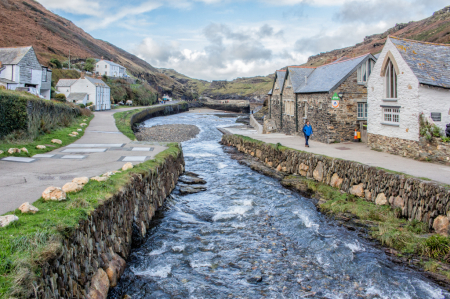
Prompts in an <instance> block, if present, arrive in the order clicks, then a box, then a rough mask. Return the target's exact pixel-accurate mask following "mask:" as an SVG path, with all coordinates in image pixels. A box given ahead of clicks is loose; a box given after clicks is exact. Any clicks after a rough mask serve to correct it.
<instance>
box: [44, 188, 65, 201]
mask: <svg viewBox="0 0 450 299" xmlns="http://www.w3.org/2000/svg"><path fill="white" fill-rule="evenodd" d="M42 198H43V199H45V200H52V201H63V200H66V198H67V195H66V192H64V191H63V190H62V189H61V188H59V187H48V188H47V189H45V190H44V192H42Z"/></svg>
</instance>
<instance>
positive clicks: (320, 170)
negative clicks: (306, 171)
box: [313, 161, 323, 182]
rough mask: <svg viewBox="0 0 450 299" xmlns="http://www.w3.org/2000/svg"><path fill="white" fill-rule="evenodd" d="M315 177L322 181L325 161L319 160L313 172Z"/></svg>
mask: <svg viewBox="0 0 450 299" xmlns="http://www.w3.org/2000/svg"><path fill="white" fill-rule="evenodd" d="M313 177H314V179H315V180H316V181H318V182H321V181H322V180H323V162H322V161H319V162H318V163H317V166H316V168H315V169H314V172H313Z"/></svg>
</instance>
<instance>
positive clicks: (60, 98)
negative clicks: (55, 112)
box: [55, 93, 66, 102]
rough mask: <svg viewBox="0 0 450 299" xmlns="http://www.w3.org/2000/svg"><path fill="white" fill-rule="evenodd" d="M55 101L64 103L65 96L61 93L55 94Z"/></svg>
mask: <svg viewBox="0 0 450 299" xmlns="http://www.w3.org/2000/svg"><path fill="white" fill-rule="evenodd" d="M55 99H56V100H57V101H60V102H65V101H66V95H65V94H63V93H58V94H56V96H55Z"/></svg>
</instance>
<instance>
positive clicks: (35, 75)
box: [31, 70, 42, 91]
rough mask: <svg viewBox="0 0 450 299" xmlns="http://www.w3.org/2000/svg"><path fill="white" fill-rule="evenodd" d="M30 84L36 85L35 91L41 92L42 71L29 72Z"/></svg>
mask: <svg viewBox="0 0 450 299" xmlns="http://www.w3.org/2000/svg"><path fill="white" fill-rule="evenodd" d="M31 84H36V85H37V86H36V88H37V90H38V91H40V90H41V84H42V70H31Z"/></svg>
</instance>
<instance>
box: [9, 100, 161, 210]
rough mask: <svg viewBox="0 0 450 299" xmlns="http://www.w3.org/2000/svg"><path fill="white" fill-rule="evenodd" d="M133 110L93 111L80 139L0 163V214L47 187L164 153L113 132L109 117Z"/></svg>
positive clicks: (157, 147) (38, 194)
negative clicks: (57, 147) (30, 157)
mask: <svg viewBox="0 0 450 299" xmlns="http://www.w3.org/2000/svg"><path fill="white" fill-rule="evenodd" d="M137 108H138V107H133V108H123V109H117V110H109V111H101V112H95V117H94V119H93V120H92V121H91V123H90V125H89V127H88V128H87V129H86V132H85V134H84V135H83V137H81V138H80V139H78V140H77V141H75V142H74V143H72V144H70V145H68V146H65V147H62V148H59V149H57V150H54V151H52V152H49V153H46V155H42V156H40V155H38V157H37V158H36V156H35V157H33V158H32V159H30V160H34V161H32V162H30V163H24V162H10V161H2V160H0V190H1V193H0V215H1V214H4V213H6V212H8V211H12V210H14V209H17V208H18V207H19V206H20V205H21V204H22V203H24V202H26V201H28V202H30V203H32V202H34V201H36V200H37V199H39V198H40V197H41V194H42V191H44V190H45V189H46V188H47V187H49V186H55V187H62V186H63V185H64V184H65V183H67V182H70V181H72V179H74V178H76V177H81V176H87V177H93V176H96V175H101V174H103V173H105V172H108V171H112V170H117V169H119V168H121V167H122V166H123V164H125V163H126V161H130V162H132V163H133V164H138V163H140V162H143V161H144V160H148V159H152V158H153V157H154V156H155V155H156V154H158V153H160V152H161V151H163V150H165V149H166V147H164V146H159V145H153V144H143V143H132V142H131V140H130V139H128V137H126V136H125V135H123V134H122V133H121V132H120V131H119V130H118V129H117V127H116V125H115V121H114V117H113V114H114V113H116V112H120V111H125V110H132V109H137ZM47 155H48V156H47ZM50 156H51V157H50Z"/></svg>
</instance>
